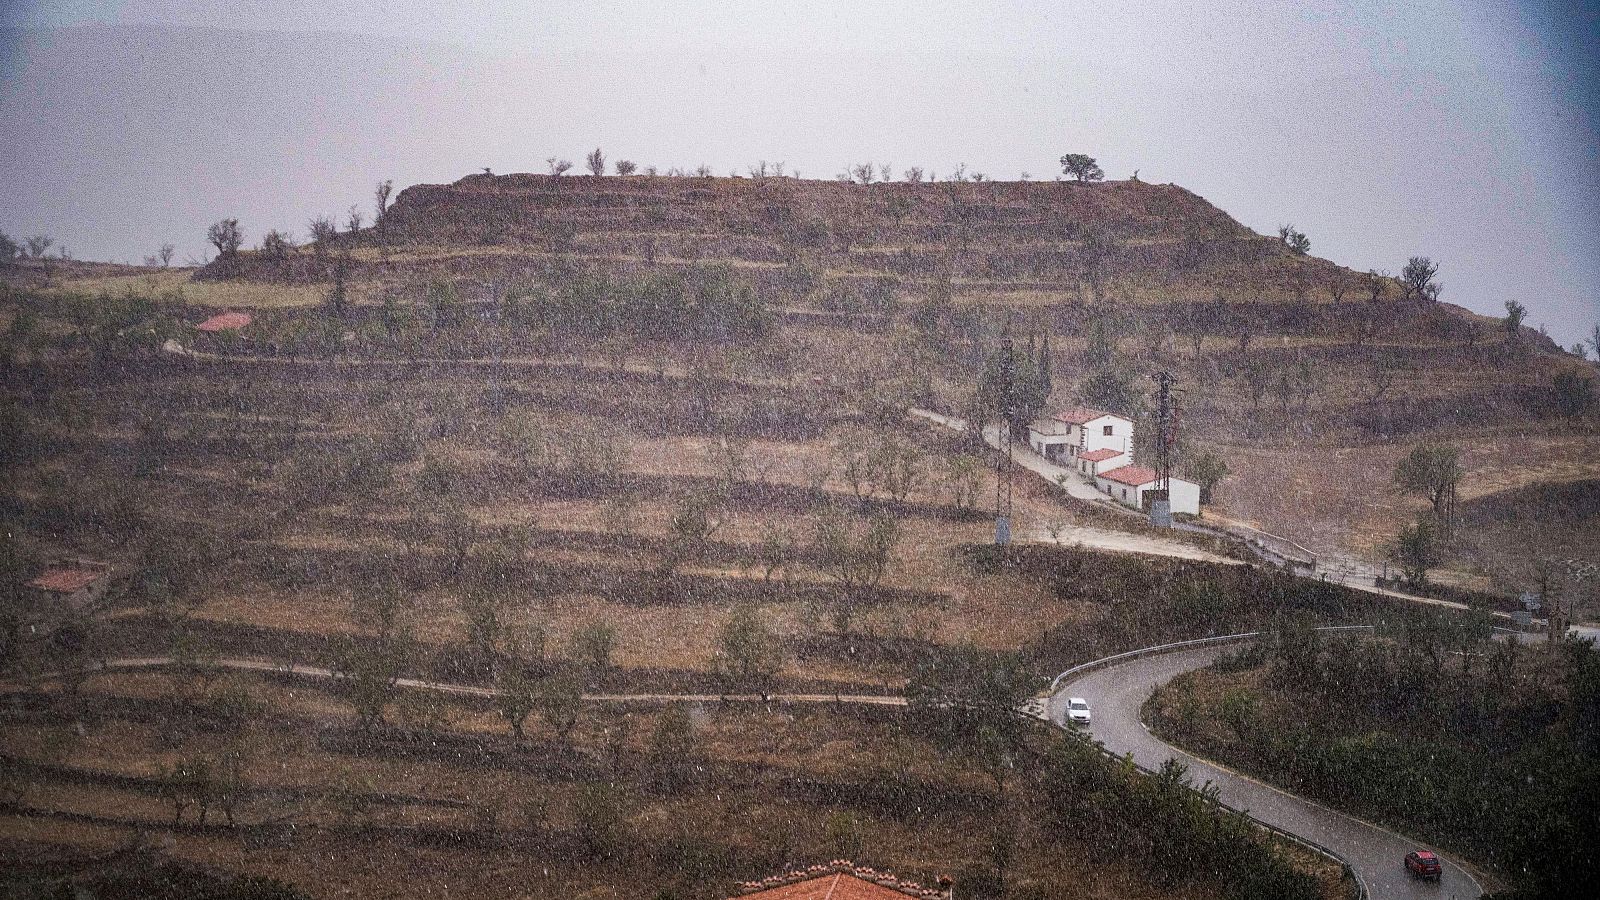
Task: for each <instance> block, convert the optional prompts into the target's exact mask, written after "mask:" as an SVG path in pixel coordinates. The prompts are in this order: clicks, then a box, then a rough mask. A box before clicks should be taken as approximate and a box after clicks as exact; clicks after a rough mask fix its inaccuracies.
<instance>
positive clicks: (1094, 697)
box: [1049, 646, 1483, 900]
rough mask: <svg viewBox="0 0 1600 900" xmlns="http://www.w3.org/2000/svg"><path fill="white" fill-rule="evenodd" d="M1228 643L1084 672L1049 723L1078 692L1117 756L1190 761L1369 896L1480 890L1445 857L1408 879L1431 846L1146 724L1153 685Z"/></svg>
mask: <svg viewBox="0 0 1600 900" xmlns="http://www.w3.org/2000/svg"><path fill="white" fill-rule="evenodd" d="M1231 649H1235V648H1234V647H1229V646H1209V647H1200V648H1196V649H1193V650H1184V651H1179V652H1176V653H1167V654H1161V655H1155V656H1143V657H1135V658H1133V659H1130V660H1128V661H1127V662H1122V663H1116V664H1112V665H1109V666H1106V667H1104V668H1101V669H1096V670H1093V671H1089V672H1085V673H1084V674H1082V675H1080V676H1078V677H1077V678H1075V679H1073V680H1071V681H1068V682H1066V683H1065V684H1063V685H1061V688H1060V690H1059V691H1057V692H1056V694H1055V695H1054V696H1052V697H1051V698H1050V704H1049V716H1050V721H1052V722H1055V723H1057V724H1060V723H1061V722H1062V720H1063V717H1064V713H1065V708H1066V702H1067V697H1068V696H1069V695H1070V696H1074V697H1083V698H1084V699H1086V700H1088V701H1089V704H1090V706H1091V707H1092V709H1093V723H1092V725H1091V726H1090V727H1089V732H1090V734H1092V735H1093V736H1094V738H1095V740H1097V741H1100V742H1101V743H1102V744H1104V745H1105V747H1106V749H1107V750H1110V751H1111V752H1113V753H1116V754H1118V755H1123V754H1129V753H1131V754H1133V760H1134V762H1136V763H1138V764H1140V765H1142V766H1145V767H1147V768H1150V769H1156V768H1159V767H1160V766H1161V764H1162V763H1164V762H1166V761H1167V760H1168V759H1177V760H1178V761H1179V762H1181V763H1183V764H1184V765H1186V766H1188V768H1189V775H1190V777H1192V778H1193V779H1194V781H1195V783H1196V784H1204V783H1205V782H1207V781H1210V782H1211V783H1213V784H1215V785H1216V786H1217V788H1218V790H1219V799H1221V800H1222V802H1224V803H1226V804H1228V805H1229V806H1232V807H1234V808H1236V809H1243V810H1247V811H1248V812H1249V813H1250V814H1251V815H1252V816H1254V817H1255V818H1256V819H1259V820H1260V821H1262V822H1265V823H1266V824H1268V825H1271V826H1273V827H1274V828H1279V829H1282V830H1284V831H1287V832H1289V833H1290V834H1294V835H1298V836H1300V837H1302V838H1305V839H1306V840H1308V841H1312V842H1314V843H1317V844H1321V845H1322V846H1324V847H1327V848H1328V849H1330V850H1332V851H1334V852H1335V853H1338V854H1339V855H1340V856H1342V857H1344V858H1345V860H1347V861H1348V862H1349V863H1350V865H1351V867H1352V868H1353V869H1355V871H1356V874H1357V876H1358V877H1360V878H1361V879H1362V881H1363V882H1364V883H1365V884H1366V886H1367V891H1368V894H1369V896H1370V897H1372V898H1373V900H1390V898H1399V900H1410V898H1418V900H1467V898H1476V897H1478V896H1480V895H1481V894H1482V893H1483V890H1482V888H1481V887H1480V886H1479V884H1478V882H1477V880H1476V879H1474V878H1473V877H1472V876H1471V875H1470V874H1468V873H1467V872H1466V871H1465V870H1463V869H1462V868H1461V867H1459V866H1457V865H1456V864H1455V863H1452V862H1450V861H1449V860H1445V861H1444V877H1443V878H1442V879H1441V880H1440V881H1439V883H1438V884H1431V883H1427V882H1422V881H1416V880H1413V879H1412V878H1411V877H1410V876H1409V875H1407V874H1406V872H1405V868H1404V865H1403V862H1402V861H1403V860H1404V858H1405V855H1406V853H1407V852H1409V851H1411V850H1419V849H1428V848H1426V847H1425V845H1422V844H1418V843H1416V842H1414V841H1411V840H1408V839H1406V838H1404V837H1401V836H1400V835H1398V834H1395V833H1394V832H1392V831H1389V830H1387V829H1384V828H1380V827H1378V826H1376V825H1372V824H1369V823H1367V822H1363V821H1361V820H1360V819H1356V818H1354V817H1352V816H1348V815H1345V814H1344V813H1341V812H1336V811H1334V810H1332V809H1329V808H1327V807H1325V806H1322V805H1320V804H1317V803H1313V802H1311V801H1309V800H1303V799H1301V798H1299V797H1296V796H1294V795H1292V794H1288V793H1285V792H1284V791H1281V790H1278V789H1277V788H1274V787H1271V786H1268V785H1266V784H1263V783H1261V782H1259V781H1256V780H1255V779H1253V778H1250V777H1248V776H1245V775H1242V774H1239V773H1237V772H1233V771H1231V770H1228V769H1224V768H1222V767H1220V766H1217V765H1215V764H1213V763H1209V762H1206V761H1204V760H1201V759H1198V758H1196V757H1194V756H1190V755H1189V754H1187V753H1185V752H1183V751H1182V750H1179V749H1178V748H1176V747H1173V746H1171V745H1170V744H1167V743H1165V742H1163V741H1161V740H1160V739H1158V738H1156V737H1155V736H1154V735H1152V734H1151V733H1150V732H1149V731H1147V730H1146V729H1145V727H1144V724H1143V723H1142V722H1140V720H1139V709H1140V707H1142V706H1143V705H1144V702H1145V701H1146V700H1148V699H1149V698H1150V695H1151V694H1152V693H1153V692H1154V691H1155V689H1156V688H1158V687H1160V686H1161V685H1163V684H1165V683H1167V682H1168V681H1171V680H1172V679H1173V678H1176V677H1177V676H1179V675H1181V674H1183V673H1185V672H1189V671H1193V670H1195V669H1199V668H1203V667H1205V666H1207V665H1209V664H1210V663H1211V662H1212V661H1213V660H1215V659H1216V658H1217V656H1219V655H1220V654H1222V653H1225V652H1227V651H1228V650H1231ZM1441 858H1442V857H1441Z"/></svg>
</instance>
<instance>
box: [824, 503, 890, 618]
mask: <svg viewBox="0 0 1600 900" xmlns="http://www.w3.org/2000/svg"><path fill="white" fill-rule="evenodd" d="M899 540H900V526H899V523H898V522H896V521H895V519H893V518H892V517H890V516H888V515H885V514H883V513H878V514H875V515H873V516H871V517H870V518H868V519H867V520H866V521H865V522H864V523H863V522H859V521H858V522H851V521H849V520H847V519H846V518H845V516H844V515H843V514H842V513H841V512H840V511H838V510H837V509H834V508H832V507H830V508H827V509H825V510H823V512H822V513H821V514H820V515H818V516H817V519H816V521H815V522H814V523H813V526H812V546H813V552H814V554H815V557H816V559H817V561H818V563H819V565H820V567H821V568H822V571H823V572H824V573H825V574H827V576H828V577H829V578H832V579H833V580H834V581H836V582H838V584H839V586H840V589H841V590H840V591H839V593H838V595H837V596H836V597H835V598H834V600H833V602H832V606H833V623H834V627H835V628H836V629H837V630H838V631H840V632H846V631H849V630H850V624H851V622H852V620H853V619H854V618H855V615H856V613H857V611H858V610H859V609H860V607H861V606H862V605H863V603H864V601H865V597H864V595H865V594H866V593H867V592H868V591H871V590H873V589H875V588H876V587H877V586H878V585H879V584H880V583H881V582H882V581H883V578H884V576H885V575H887V574H888V573H889V569H890V567H891V566H892V565H893V563H894V552H895V548H896V547H897V546H898V544H899Z"/></svg>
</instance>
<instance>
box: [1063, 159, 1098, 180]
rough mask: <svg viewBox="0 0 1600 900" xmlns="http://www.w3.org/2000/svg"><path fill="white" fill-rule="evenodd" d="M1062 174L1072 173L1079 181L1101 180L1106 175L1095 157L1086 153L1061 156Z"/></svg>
mask: <svg viewBox="0 0 1600 900" xmlns="http://www.w3.org/2000/svg"><path fill="white" fill-rule="evenodd" d="M1061 174H1063V175H1071V176H1072V177H1073V178H1074V179H1076V180H1077V181H1078V182H1079V183H1084V182H1090V181H1100V180H1102V179H1104V178H1105V177H1106V173H1105V172H1104V171H1103V170H1101V168H1100V164H1099V163H1097V162H1095V159H1094V157H1092V156H1089V155H1088V154H1085V153H1068V154H1067V155H1066V156H1063V157H1061Z"/></svg>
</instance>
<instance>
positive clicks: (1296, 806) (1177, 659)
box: [44, 645, 1482, 900]
mask: <svg viewBox="0 0 1600 900" xmlns="http://www.w3.org/2000/svg"><path fill="white" fill-rule="evenodd" d="M1229 649H1231V648H1230V647H1229V646H1222V645H1214V646H1208V647H1201V648H1196V649H1192V650H1186V651H1180V652H1176V653H1167V654H1161V655H1155V656H1144V657H1135V658H1133V659H1130V660H1128V661H1126V662H1121V663H1115V664H1112V665H1108V666H1106V667H1104V668H1100V669H1096V670H1093V671H1090V672H1086V673H1084V674H1082V675H1080V676H1078V677H1076V678H1074V679H1072V680H1070V681H1067V682H1065V683H1063V684H1062V685H1060V689H1059V690H1058V691H1057V692H1056V693H1055V694H1054V695H1052V696H1051V697H1050V699H1049V701H1048V704H1047V707H1046V709H1045V713H1046V716H1047V718H1048V719H1049V720H1050V721H1051V722H1053V723H1055V724H1057V725H1060V724H1061V723H1062V721H1063V719H1064V714H1065V706H1066V700H1067V697H1068V696H1082V697H1085V698H1087V699H1088V700H1089V702H1090V704H1091V705H1092V706H1093V708H1094V723H1093V725H1092V726H1091V727H1090V729H1089V731H1090V733H1091V734H1092V735H1093V737H1094V738H1095V739H1096V740H1098V741H1100V742H1101V743H1102V744H1104V745H1105V747H1106V749H1108V750H1110V751H1112V752H1113V753H1116V754H1118V755H1123V754H1132V755H1133V760H1134V762H1136V763H1138V764H1140V765H1142V766H1145V767H1146V768H1150V769H1156V768H1159V767H1160V766H1161V764H1162V763H1163V762H1165V761H1166V760H1168V759H1172V758H1175V759H1177V760H1179V761H1180V762H1182V763H1184V764H1185V765H1186V766H1187V767H1188V769H1189V774H1190V776H1191V777H1192V778H1193V779H1194V781H1195V782H1196V783H1197V784H1203V783H1205V782H1207V781H1210V782H1211V783H1213V784H1215V785H1216V786H1217V788H1218V791H1219V793H1218V797H1219V799H1221V800H1222V802H1224V803H1226V804H1228V805H1229V806H1232V807H1234V808H1236V809H1243V810H1246V811H1248V812H1249V813H1250V814H1251V815H1252V816H1254V817H1255V818H1256V819H1258V820H1260V821H1262V822H1265V823H1266V824H1268V825H1271V826H1273V827H1275V828H1278V829H1281V830H1283V831H1286V832H1288V833H1290V834H1294V835H1297V836H1299V837H1302V838H1304V839H1306V840H1308V841H1311V842H1314V843H1317V844H1321V845H1322V846H1324V847H1327V848H1329V849H1330V850H1332V851H1334V852H1335V853H1338V854H1339V855H1340V856H1342V857H1343V858H1344V859H1345V860H1347V861H1348V862H1349V863H1350V865H1351V866H1352V868H1354V869H1355V871H1356V873H1357V875H1358V877H1359V878H1360V879H1361V880H1362V882H1363V883H1364V884H1365V885H1366V886H1367V890H1368V895H1369V896H1370V897H1371V898H1373V900H1389V898H1401V900H1410V898H1420V900H1468V898H1476V897H1478V896H1480V895H1481V894H1482V889H1481V888H1480V887H1479V885H1478V882H1477V881H1476V880H1475V879H1473V877H1472V876H1471V875H1469V874H1468V873H1467V872H1465V871H1464V870H1462V869H1461V868H1460V867H1459V866H1457V865H1455V864H1454V863H1451V862H1449V861H1448V860H1445V874H1444V878H1443V879H1442V880H1441V882H1440V883H1438V884H1428V883H1424V882H1417V881H1413V880H1412V879H1411V878H1410V877H1409V876H1408V875H1407V874H1406V873H1405V871H1404V868H1403V866H1402V864H1401V860H1402V859H1403V858H1404V856H1405V854H1406V852H1407V851H1409V850H1414V849H1419V847H1420V846H1421V845H1419V844H1416V843H1415V842H1412V841H1409V840H1407V839H1406V838H1403V837H1401V836H1400V835H1397V834H1395V833H1393V832H1391V831H1388V830H1386V829H1383V828H1380V827H1378V826H1376V825H1372V824H1369V823H1367V822H1363V821H1361V820H1359V819H1356V818H1353V817H1351V816H1348V815H1345V814H1344V813H1340V812H1336V811H1334V810H1331V809H1328V808H1327V807H1324V806H1321V805H1320V804H1317V803H1313V802H1311V801H1309V800H1303V799H1301V798H1299V797H1296V796H1294V795H1292V794H1288V793H1285V792H1284V791H1281V790H1278V789H1277V788H1274V787H1270V786H1268V785H1265V784H1262V783H1261V782H1259V781H1256V780H1254V779H1252V778H1249V777H1247V776H1245V775H1242V774H1239V773H1236V772H1233V771H1230V770H1228V769H1224V768H1221V767H1219V766H1217V765H1214V764H1212V763H1208V762H1205V761H1204V760H1201V759H1198V758H1196V757H1193V756H1190V755H1189V754H1187V753H1184V752H1183V751H1181V750H1179V749H1177V748H1175V747H1172V746H1171V745H1169V744H1166V743H1164V742H1162V741H1161V740H1159V739H1157V738H1156V737H1154V736H1153V735H1151V734H1150V733H1149V732H1148V731H1147V730H1145V728H1144V725H1143V724H1142V723H1141V722H1140V720H1139V710H1140V707H1142V706H1143V705H1144V702H1145V700H1147V699H1148V698H1149V697H1150V695H1151V694H1152V693H1153V692H1154V691H1155V689H1156V688H1157V687H1159V686H1161V685H1163V684H1165V683H1166V682H1168V681H1170V680H1172V679H1173V678H1175V677H1177V676H1178V675H1181V674H1183V673H1184V672H1189V671H1193V670H1195V669H1199V668H1203V667H1205V666H1206V665H1209V664H1210V663H1211V662H1212V661H1213V660H1215V659H1216V658H1217V656H1218V655H1220V654H1222V653H1223V652H1226V651H1227V650H1229ZM172 664H173V660H172V659H171V658H169V657H159V656H151V657H133V658H123V659H114V660H109V661H107V662H105V663H104V664H102V665H99V666H95V667H93V669H92V671H100V672H109V671H129V670H139V669H156V668H162V667H166V666H170V665H172ZM213 665H214V666H215V667H216V668H220V669H232V670H243V671H255V672H265V673H277V674H282V675H295V676H298V677H302V678H310V679H319V680H320V679H338V678H342V677H343V676H342V675H341V674H339V673H338V672H335V671H333V670H331V669H326V668H322V667H320V666H306V665H299V664H285V663H279V662H271V661H266V660H259V659H242V658H229V659H220V660H216V661H215V662H214V663H213ZM44 677H47V678H48V677H52V676H44ZM397 684H398V686H400V687H405V688H412V689H418V690H429V691H438V692H440V693H445V694H455V695H464V696H475V697H494V696H496V695H498V694H499V693H500V692H499V691H497V690H495V689H494V688H490V687H479V686H476V685H464V684H450V683H445V682H436V681H425V680H421V679H413V678H402V679H400V680H399V681H398V682H397ZM583 699H584V700H585V701H588V702H593V703H674V702H676V703H685V702H688V703H721V702H762V701H770V702H780V703H783V702H787V703H850V704H870V705H883V706H904V705H905V704H906V700H905V698H904V697H899V696H893V695H879V694H773V695H769V696H767V697H763V696H761V695H758V694H584V695H583Z"/></svg>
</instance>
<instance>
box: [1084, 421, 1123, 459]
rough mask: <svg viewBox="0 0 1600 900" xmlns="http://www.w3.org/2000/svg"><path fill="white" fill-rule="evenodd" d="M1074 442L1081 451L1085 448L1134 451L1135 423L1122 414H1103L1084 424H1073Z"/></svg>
mask: <svg viewBox="0 0 1600 900" xmlns="http://www.w3.org/2000/svg"><path fill="white" fill-rule="evenodd" d="M1072 431H1073V435H1072V436H1073V437H1074V438H1076V440H1074V441H1073V443H1074V444H1076V445H1077V446H1078V451H1079V452H1080V453H1081V452H1083V451H1085V450H1100V449H1104V448H1110V449H1112V450H1121V451H1122V452H1123V453H1127V454H1130V455H1131V454H1132V453H1133V423H1132V422H1130V421H1128V420H1127V419H1124V418H1122V417H1121V416H1101V417H1099V418H1097V419H1090V420H1089V421H1087V422H1085V423H1083V424H1082V425H1074V426H1072Z"/></svg>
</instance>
